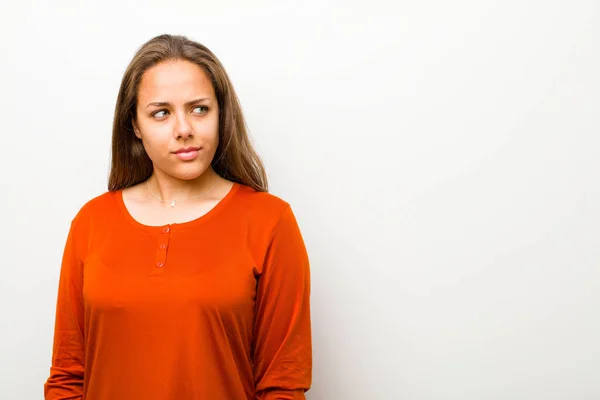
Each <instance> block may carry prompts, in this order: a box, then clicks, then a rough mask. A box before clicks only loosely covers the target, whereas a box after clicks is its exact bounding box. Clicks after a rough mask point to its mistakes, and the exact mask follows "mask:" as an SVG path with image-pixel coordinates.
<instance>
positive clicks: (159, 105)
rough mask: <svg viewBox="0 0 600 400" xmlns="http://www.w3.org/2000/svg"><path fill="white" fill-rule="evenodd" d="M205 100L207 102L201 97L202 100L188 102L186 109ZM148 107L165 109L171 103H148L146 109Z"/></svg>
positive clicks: (205, 98)
mask: <svg viewBox="0 0 600 400" xmlns="http://www.w3.org/2000/svg"><path fill="white" fill-rule="evenodd" d="M205 100H209V98H208V97H202V98H199V99H194V100H190V101H188V102H186V103H185V106H186V107H187V106H191V105H193V104H196V103H200V102H203V101H205ZM150 106H155V107H167V106H171V103H169V102H168V101H155V102H152V103H148V105H147V106H146V107H150Z"/></svg>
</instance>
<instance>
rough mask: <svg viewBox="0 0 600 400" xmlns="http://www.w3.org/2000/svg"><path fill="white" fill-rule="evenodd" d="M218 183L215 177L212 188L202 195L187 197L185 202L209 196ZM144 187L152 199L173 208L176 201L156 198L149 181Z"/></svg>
mask: <svg viewBox="0 0 600 400" xmlns="http://www.w3.org/2000/svg"><path fill="white" fill-rule="evenodd" d="M218 182H219V176H218V175H217V179H216V181H215V183H214V185H212V187H211V188H210V189H208V191H207V192H204V193H202V194H200V195H197V196H192V197H188V198H187V199H185V200H191V199H195V198H198V197H202V196H206V195H207V194H209V193H210V192H212V190H213V189H214V188H215V186H217V183H218ZM146 186H148V191H150V194H152V196H154V198H155V199H156V200H158V201H160V202H161V203H169V205H170V206H171V207H175V202H176V200H163V199H161V198H160V197H158V196H157V195H155V194H154V192H153V191H152V189H150V182H149V180H146ZM185 200H177V201H179V202H182V201H185Z"/></svg>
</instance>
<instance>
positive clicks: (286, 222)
mask: <svg viewBox="0 0 600 400" xmlns="http://www.w3.org/2000/svg"><path fill="white" fill-rule="evenodd" d="M254 343H255V345H254V349H253V362H254V376H255V389H256V398H257V400H304V399H305V396H304V393H305V392H306V391H307V390H308V389H309V388H310V385H311V375H312V344H311V321H310V270H309V259H308V255H307V252H306V248H305V245H304V241H303V238H302V235H301V233H300V229H299V227H298V224H297V221H296V218H295V216H294V214H293V212H292V210H291V208H290V206H289V205H287V206H286V209H285V210H284V211H283V214H282V216H281V217H280V220H279V222H278V223H277V226H276V227H275V229H274V230H273V234H272V238H271V243H270V244H269V248H268V250H267V253H266V257H265V261H264V265H263V270H262V274H261V275H260V276H259V278H258V286H257V297H256V317H255V325H254Z"/></svg>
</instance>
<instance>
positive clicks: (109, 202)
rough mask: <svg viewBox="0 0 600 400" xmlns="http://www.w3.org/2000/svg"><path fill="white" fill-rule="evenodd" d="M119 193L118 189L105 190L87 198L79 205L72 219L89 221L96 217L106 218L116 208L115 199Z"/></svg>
mask: <svg viewBox="0 0 600 400" xmlns="http://www.w3.org/2000/svg"><path fill="white" fill-rule="evenodd" d="M119 194H120V191H119V190H116V191H106V192H103V193H100V194H97V195H95V196H93V197H91V198H88V199H87V200H85V201H84V202H83V204H82V205H81V206H80V207H79V209H78V211H77V212H76V214H75V217H74V218H73V221H90V220H92V219H94V218H98V217H103V218H106V217H107V216H109V215H110V214H111V213H112V212H114V211H113V210H115V209H116V207H115V205H116V202H115V200H116V196H117V195H119Z"/></svg>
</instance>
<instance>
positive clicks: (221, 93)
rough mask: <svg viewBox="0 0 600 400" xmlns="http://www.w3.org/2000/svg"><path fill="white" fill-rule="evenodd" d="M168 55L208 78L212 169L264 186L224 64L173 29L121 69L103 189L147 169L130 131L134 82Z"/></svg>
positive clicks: (133, 179)
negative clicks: (213, 118)
mask: <svg viewBox="0 0 600 400" xmlns="http://www.w3.org/2000/svg"><path fill="white" fill-rule="evenodd" d="M169 60H187V61H190V62H193V63H194V64H196V65H198V66H199V67H200V68H202V69H203V70H204V72H205V73H206V74H207V75H208V77H209V79H210V80H211V82H212V85H213V89H214V91H215V95H216V97H217V102H218V105H219V145H218V146H217V150H216V152H215V156H214V158H213V161H212V167H213V169H214V170H215V172H216V173H217V174H219V175H220V176H221V177H223V178H225V179H229V180H231V181H234V182H238V183H241V184H244V185H247V186H250V187H252V188H253V189H255V190H257V191H261V192H267V191H268V183H267V175H266V172H265V168H264V165H263V163H262V161H261V159H260V157H259V156H258V154H257V153H256V151H255V150H254V148H253V146H252V144H251V142H250V139H249V137H248V132H247V128H246V122H245V119H244V116H243V114H242V108H241V106H240V102H239V100H238V98H237V95H236V94H235V91H234V89H233V85H232V84H231V81H230V80H229V77H228V76H227V73H226V72H225V68H223V65H222V64H221V62H220V61H219V60H218V59H217V57H216V56H215V55H214V54H213V53H212V52H211V51H210V50H209V49H208V48H206V47H205V46H204V45H202V44H200V43H197V42H194V41H192V40H190V39H188V38H187V37H185V36H176V35H159V36H156V37H154V38H152V39H150V40H149V41H148V42H146V43H144V44H143V45H142V46H141V47H140V48H139V49H138V51H137V52H136V54H135V55H134V57H133V59H132V60H131V62H130V63H129V65H128V66H127V69H126V70H125V74H124V75H123V79H122V81H121V87H120V88H119V95H118V97H117V104H116V105H115V115H114V121H113V132H112V157H111V169H110V176H109V179H108V190H110V191H114V190H119V189H123V188H127V187H131V186H133V185H136V184H138V183H140V182H143V181H145V180H146V179H148V178H149V177H150V176H151V175H152V171H153V165H152V161H151V160H150V157H148V155H147V154H146V150H145V149H144V147H143V145H142V142H141V140H140V139H138V138H137V137H136V136H135V133H134V130H133V124H132V121H133V120H134V119H135V118H136V106H137V94H138V88H139V85H140V81H141V80H142V76H143V74H144V72H145V71H146V70H148V69H149V68H151V67H153V66H154V65H156V64H159V63H161V62H164V61H169Z"/></svg>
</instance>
